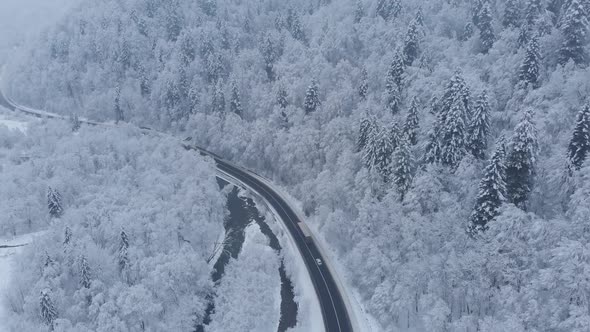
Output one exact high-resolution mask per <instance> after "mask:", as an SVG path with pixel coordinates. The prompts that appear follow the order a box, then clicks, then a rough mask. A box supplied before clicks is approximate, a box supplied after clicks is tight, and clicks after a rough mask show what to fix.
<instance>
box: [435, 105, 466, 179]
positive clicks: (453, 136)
mask: <svg viewBox="0 0 590 332" xmlns="http://www.w3.org/2000/svg"><path fill="white" fill-rule="evenodd" d="M466 113H467V110H466V109H465V104H464V103H463V100H462V99H461V98H460V96H457V98H455V100H454V101H453V103H452V105H451V108H450V109H449V111H448V112H447V114H446V115H445V118H444V121H443V122H441V125H442V126H441V128H440V135H441V141H440V146H441V150H440V160H441V163H442V164H443V165H447V166H450V167H451V168H454V167H456V166H457V165H459V162H460V161H461V159H463V157H464V156H465V152H466V144H465V143H466V142H465V139H466V128H465V127H466V126H465V120H466V118H467V116H466Z"/></svg>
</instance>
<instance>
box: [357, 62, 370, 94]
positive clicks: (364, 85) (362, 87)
mask: <svg viewBox="0 0 590 332" xmlns="http://www.w3.org/2000/svg"><path fill="white" fill-rule="evenodd" d="M368 91H369V74H368V73H367V69H366V68H363V69H362V70H361V83H360V84H359V87H358V92H359V96H360V97H361V100H366V99H367V93H368Z"/></svg>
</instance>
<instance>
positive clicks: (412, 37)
mask: <svg viewBox="0 0 590 332" xmlns="http://www.w3.org/2000/svg"><path fill="white" fill-rule="evenodd" d="M419 52H420V30H419V28H418V22H417V21H416V20H415V19H414V20H412V21H411V22H410V25H409V26H408V31H407V32H406V37H405V40H404V60H405V65H406V66H411V65H412V63H413V62H414V60H415V59H416V58H417V57H418V53H419Z"/></svg>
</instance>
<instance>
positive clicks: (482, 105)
mask: <svg viewBox="0 0 590 332" xmlns="http://www.w3.org/2000/svg"><path fill="white" fill-rule="evenodd" d="M489 132H490V106H489V103H488V95H487V91H485V90H484V91H482V93H481V94H480V95H479V97H478V98H477V101H476V102H475V107H474V110H473V116H472V118H471V122H470V124H469V130H468V137H467V150H468V151H469V152H470V153H471V154H472V155H473V156H474V157H476V158H478V159H484V158H485V153H486V149H487V146H488V134H489Z"/></svg>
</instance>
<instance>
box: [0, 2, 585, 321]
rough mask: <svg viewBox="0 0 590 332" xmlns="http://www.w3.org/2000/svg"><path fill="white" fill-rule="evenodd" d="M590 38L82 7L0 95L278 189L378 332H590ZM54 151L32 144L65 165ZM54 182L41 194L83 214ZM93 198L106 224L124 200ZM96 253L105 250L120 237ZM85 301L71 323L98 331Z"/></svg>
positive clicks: (506, 28) (341, 6)
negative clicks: (106, 126)
mask: <svg viewBox="0 0 590 332" xmlns="http://www.w3.org/2000/svg"><path fill="white" fill-rule="evenodd" d="M589 18H590V1H588V0H475V1H467V0H446V1H426V0H423V1H415V0H294V1H288V2H286V1H281V0H255V1H239V0H198V1H193V0H170V1H158V0H105V1H90V0H88V1H84V2H82V3H81V5H80V6H79V7H77V9H75V10H73V11H71V12H70V13H69V15H68V16H67V17H66V18H65V19H64V20H63V21H61V22H60V23H59V24H57V25H56V26H55V27H53V28H52V29H51V30H49V31H48V32H47V33H45V34H44V35H43V36H41V37H40V39H39V41H38V42H37V43H34V44H32V45H30V51H28V53H26V55H24V56H21V57H18V58H15V59H13V60H12V61H11V63H10V64H9V65H8V67H7V70H8V71H7V74H8V76H7V78H6V81H7V82H8V84H7V93H8V94H9V95H10V96H12V97H13V98H14V99H15V100H18V101H19V102H20V103H22V104H26V105H30V106H34V107H38V108H42V109H47V110H48V111H53V112H57V113H61V114H65V115H69V114H72V113H75V114H77V115H79V116H85V117H89V118H92V119H96V120H104V121H107V120H108V121H111V120H114V121H117V122H119V123H125V122H129V123H132V124H135V125H141V126H150V127H153V128H158V129H161V130H165V131H168V132H170V133H173V134H182V135H183V136H192V137H193V141H195V142H196V143H197V144H199V145H202V146H204V147H206V148H208V149H210V150H211V151H214V152H215V153H218V154H220V155H222V156H224V157H225V158H227V159H229V160H232V161H234V162H235V163H238V164H241V165H244V166H247V167H250V168H252V169H254V170H256V171H257V172H259V173H261V174H265V175H267V176H268V177H270V178H272V179H273V180H274V181H276V182H278V183H279V184H281V185H282V186H284V187H285V188H286V190H288V191H289V193H290V194H292V195H293V196H294V197H295V198H296V199H298V200H299V201H300V202H301V205H302V208H303V210H304V212H305V213H306V214H307V215H308V216H309V219H310V220H311V221H312V222H313V223H314V225H313V226H314V229H316V228H317V229H319V230H320V233H321V234H320V235H321V236H322V237H323V238H324V239H323V240H325V242H326V243H327V244H329V246H330V248H331V250H332V251H333V252H335V254H336V256H337V259H338V260H339V262H338V263H339V264H338V265H339V266H342V267H343V268H344V269H345V271H344V273H343V275H344V276H346V278H347V280H346V284H350V285H353V287H354V288H355V290H354V291H355V293H358V294H360V301H361V302H362V304H363V305H364V307H365V308H367V310H368V311H369V312H370V313H371V314H372V315H373V316H374V317H376V318H377V319H378V320H379V323H380V324H381V329H382V330H383V331H397V330H402V331H469V332H472V331H473V332H475V331H560V332H561V331H563V332H566V331H587V330H588V329H589V328H590V323H588V322H590V298H589V296H588V293H589V292H590V283H589V282H588V280H587V278H586V275H587V273H588V269H590V255H589V252H590V247H589V244H588V243H589V242H588V240H589V237H590V233H588V230H589V229H590V227H589V224H588V223H589V222H590V209H589V208H588V206H590V163H589V162H588V160H587V154H588V152H589V151H590V133H589V132H590V100H589V96H590V68H589V67H588V64H589V63H590V46H589V41H590V40H589V37H588V33H589V28H590V27H589ZM97 135H102V136H99V137H100V139H101V140H107V141H108V142H110V144H112V145H113V146H115V147H117V146H118V144H122V145H124V146H125V145H127V143H124V142H126V141H127V140H131V141H134V140H136V139H137V138H136V137H135V136H134V135H135V134H133V133H128V134H125V135H123V136H122V137H119V138H118V139H115V138H112V137H111V136H110V135H105V134H97ZM129 136H130V137H129ZM50 138H51V139H49V140H48V139H41V138H37V139H36V140H32V139H27V140H25V141H24V142H29V143H27V144H28V145H27V146H30V147H32V146H35V145H38V147H36V150H35V153H47V151H52V152H58V154H57V155H56V157H55V158H56V159H57V160H56V163H58V164H57V165H62V166H64V167H66V166H68V165H73V164H77V163H78V162H76V158H77V157H76V153H74V152H71V150H66V149H59V146H61V145H62V144H63V145H67V144H73V143H69V140H68V139H66V138H63V137H62V136H60V137H52V136H50ZM13 140H14V138H11V137H8V138H7V139H6V141H7V142H9V143H10V142H12V141H13ZM56 142H59V144H56V145H55V146H54V147H52V148H51V149H49V150H47V149H48V147H47V145H48V144H54V143H56ZM88 142H89V143H90V141H88ZM150 142H151V143H150V144H151V145H153V144H157V141H155V139H154V141H150ZM7 144H8V143H7ZM11 144H12V143H11ZM91 146H94V145H92V144H91ZM101 146H103V145H101ZM74 147H75V150H76V149H77V150H76V151H78V150H79V151H80V152H79V153H85V155H87V156H89V157H90V156H92V157H93V158H94V159H93V162H92V163H90V164H82V165H80V166H81V167H83V168H84V169H87V168H88V169H89V170H93V169H94V168H96V167H98V166H96V165H103V164H104V163H106V164H108V163H109V162H111V161H112V162H115V163H116V162H117V161H120V159H118V158H122V157H121V156H120V155H117V156H116V157H115V156H108V157H106V156H105V157H102V156H96V157H95V156H94V154H95V152H94V151H93V149H92V148H87V147H84V146H83V145H82V146H74ZM99 151H100V150H99ZM129 151H133V153H132V152H129V153H131V154H137V156H141V155H143V154H147V153H148V152H146V151H152V150H151V148H144V147H142V146H139V143H137V144H136V145H135V146H133V147H132V148H129ZM165 152H166V151H161V153H162V154H163V155H162V156H161V157H162V158H164V159H166V160H167V158H173V156H171V155H168V154H166V153H165ZM121 153H122V152H121ZM62 154H63V155H65V156H69V157H68V159H65V158H66V157H63V158H64V160H61V158H62V157H59V156H60V155H62ZM154 158H155V157H154ZM158 158H159V157H158ZM187 158H188V157H187ZM148 160H149V159H148ZM156 161H157V162H158V163H159V161H158V160H156ZM187 162H190V163H192V162H193V161H192V160H191V161H187ZM194 162H195V163H197V165H199V167H201V165H202V166H203V167H202V168H203V169H206V167H205V166H206V165H204V164H203V163H202V162H200V161H194ZM158 163H157V165H159V164H158ZM55 167H57V166H55ZM162 167H163V170H162V172H165V171H166V170H167V169H166V168H165V167H164V166H162ZM193 168H194V167H193ZM21 169H22V168H18V171H19V172H23V171H21ZM66 169H67V168H66ZM188 170H189V169H188V168H187V173H186V174H185V175H186V176H189V175H190V176H195V179H194V181H196V182H197V183H199V184H201V185H202V186H203V188H204V189H203V191H202V192H201V193H202V195H204V196H203V197H205V198H207V199H206V200H205V202H206V203H204V206H206V205H207V204H209V203H211V204H215V202H216V200H215V197H216V196H212V197H213V198H211V197H209V196H207V195H208V194H209V191H208V189H207V188H209V187H208V186H206V185H204V184H202V183H201V182H199V180H198V179H199V178H200V177H199V176H197V175H195V174H194V172H192V173H190V172H188ZM191 170H192V168H191ZM16 171H17V170H15V172H16ZM117 171H118V172H119V171H120V172H126V173H125V174H126V175H125V176H123V175H121V176H120V178H118V179H120V180H121V181H127V182H130V181H132V180H130V179H135V180H136V181H139V180H138V179H139V178H138V175H137V174H136V173H135V170H130V169H126V168H121V169H117ZM26 172H33V174H38V175H41V176H43V177H44V178H46V179H51V178H52V174H54V172H56V170H54V166H52V164H46V165H43V166H41V165H38V164H35V165H34V166H31V169H28V170H27V171H26ZM89 172H90V171H89ZM146 172H147V171H146ZM203 172H206V171H205V170H203ZM4 174H5V172H3V173H2V175H0V176H4ZM56 174H58V173H56ZM90 174H91V175H92V176H91V177H90V178H91V179H95V177H94V174H92V172H90ZM116 174H118V173H115V175H116ZM204 174H205V173H203V174H202V175H204ZM24 175H27V173H25V174H24ZM29 175H30V173H29ZM102 175H104V176H106V175H107V174H102ZM108 175H110V173H109V174H108ZM144 175H145V176H150V177H151V178H152V181H146V182H144V183H143V184H144V185H145V186H146V190H147V189H149V190H150V192H151V190H152V189H154V191H155V192H157V189H156V188H157V182H158V181H157V180H155V178H154V177H152V176H151V174H147V173H146V174H144ZM64 176H65V175H64ZM158 179H159V178H158ZM97 181H98V180H97ZM49 182H51V183H49ZM49 182H48V183H43V184H39V183H37V184H36V185H35V186H37V187H40V186H41V185H43V186H47V185H52V186H55V187H56V188H58V189H60V190H61V191H63V195H62V196H64V198H67V199H68V200H70V201H72V200H73V199H74V198H78V199H81V200H83V197H84V196H80V197H78V194H79V191H78V190H79V189H75V188H74V187H72V186H74V185H73V184H70V183H68V181H65V180H63V179H62V180H60V181H55V180H52V181H49ZM3 183H4V182H3ZM100 183H101V185H104V186H105V193H109V194H112V195H114V196H113V198H112V201H111V202H115V203H116V202H118V201H117V199H115V198H114V197H116V194H117V193H118V191H117V190H118V189H117V190H115V189H112V188H108V186H109V185H111V186H113V187H114V188H118V187H116V186H115V184H116V182H115V181H109V177H106V178H105V179H104V180H100ZM152 185H153V186H154V187H155V188H151V186H152ZM17 187H18V188H16V189H15V190H16V191H14V192H12V194H11V195H10V197H21V195H20V193H21V192H23V191H26V190H29V189H27V188H26V187H22V186H17ZM62 188H63V189H62ZM91 188H92V187H91ZM101 188H102V187H101ZM37 189H39V188H37ZM2 190H3V189H0V194H2ZM15 192H16V193H18V194H16V195H15ZM36 192H37V195H39V194H38V193H39V192H41V191H39V190H37V191H36ZM23 194H24V192H23ZM160 194H161V199H162V200H163V204H165V203H167V202H169V200H170V199H171V197H170V195H172V194H174V193H167V192H166V193H160ZM176 194H178V193H176ZM4 195H8V194H4ZM127 195H128V196H131V197H135V195H134V194H130V193H127ZM156 196H157V195H155V194H154V195H153V196H149V197H148V199H154V197H156ZM37 201H38V199H37ZM17 203H18V202H17ZM17 203H15V206H20V205H18V204H17ZM35 204H38V202H36V203H35ZM78 204H82V203H78ZM138 204H139V203H138ZM81 206H82V207H84V206H83V205H81ZM214 206H215V205H214ZM84 208H85V207H84ZM170 208H171V209H172V206H170ZM154 213H155V212H154ZM70 215H71V214H70ZM78 219H82V217H81V215H80V217H79V218H78ZM107 219H109V218H107ZM39 220H40V219H39V218H35V219H34V222H39ZM64 222H66V221H64ZM68 222H69V221H68ZM71 222H72V223H73V222H74V221H73V220H71ZM89 222H90V221H89ZM110 222H113V223H115V225H116V226H117V227H119V226H120V224H118V223H120V221H117V219H116V218H113V220H112V221H110ZM207 225H209V226H210V227H211V229H214V226H215V225H216V224H215V222H211V223H208V224H207ZM60 226H61V225H60ZM14 227H16V228H18V227H22V225H20V224H19V225H18V227H17V226H14ZM62 228H63V227H62ZM72 229H73V228H72ZM211 229H208V231H211V232H213V230H211ZM18 231H19V230H18V229H17V232H18ZM62 233H63V229H59V230H57V231H56V235H54V236H55V238H57V237H58V236H62ZM88 236H89V241H90V242H89V243H98V244H93V245H97V246H98V247H99V248H100V249H101V250H106V249H104V248H103V247H101V245H104V243H105V242H106V241H107V239H110V240H109V241H112V239H113V238H115V237H116V236H117V234H111V233H107V234H103V233H102V232H99V233H98V234H89V235H88ZM109 236H110V237H109ZM195 236H197V238H199V239H200V237H201V236H204V235H202V234H201V235H195ZM168 240H169V239H168ZM101 241H102V242H101ZM56 243H57V242H56ZM111 246H114V244H111ZM109 248H110V247H109ZM111 249H112V248H111ZM60 250H62V249H61V247H60V248H54V252H59V256H57V257H62V256H63V254H62V251H63V250H62V251H60ZM194 250H195V251H197V252H198V249H194ZM107 251H108V250H107ZM50 253H51V252H50ZM37 254H38V255H40V254H41V253H37ZM56 255H57V254H56ZM105 255H107V257H110V256H109V255H111V256H112V255H113V250H111V252H109V253H106V254H105ZM50 256H51V255H50ZM148 256H149V255H148ZM51 257H52V259H55V258H53V256H51ZM92 258H93V257H92V256H90V255H88V259H89V262H90V263H92V264H96V263H97V262H96V261H92V260H91V259H92ZM39 259H40V258H38V257H37V260H38V261H39ZM113 259H115V258H114V257H113ZM275 263H276V262H274V261H271V262H269V266H270V265H272V264H275ZM92 264H91V265H92ZM238 266H240V265H238ZM273 266H274V265H273ZM266 267H267V266H266ZM266 267H260V268H261V269H263V268H266ZM23 268H24V267H23ZM29 268H30V267H29ZM248 268H253V267H252V266H248ZM111 272H113V271H111ZM113 273H114V272H113ZM195 273H196V274H197V275H199V276H200V275H201V274H200V273H201V272H195ZM232 273H235V272H232ZM64 278H65V277H64ZM66 279H67V278H66ZM154 280H155V279H154ZM160 281H161V280H160ZM150 282H154V281H153V280H152V281H150ZM270 283H274V281H272V282H270ZM236 285H239V284H235V285H234V284H226V285H223V287H225V288H226V289H230V288H231V287H237V286H236ZM273 285H274V284H273ZM271 286H272V285H271ZM39 287H40V286H39ZM206 287H207V285H206V283H204V284H203V288H206ZM273 287H274V286H273ZM38 290H39V289H36V291H38ZM69 291H71V289H66V290H64V292H65V293H66V294H68V293H67V292H69ZM193 291H194V290H193ZM142 294H143V293H142ZM135 295H137V294H135ZM57 296H58V297H60V300H59V301H62V298H63V297H64V295H62V294H58V295H57ZM84 296H86V293H84V294H81V293H80V294H78V296H77V297H75V299H76V300H77V301H78V302H77V303H79V304H80V306H79V307H76V308H75V309H72V310H74V311H72V313H71V314H72V315H74V314H75V315H80V316H84V317H87V316H88V315H90V314H91V308H90V309H89V308H85V307H84V306H83V305H82V304H83V303H84V300H85V298H84ZM138 296H139V295H138ZM162 296H169V294H166V295H162ZM68 299H69V300H72V298H68ZM235 301H236V300H235V299H233V298H230V299H227V303H226V304H227V305H229V304H230V303H235ZM157 305H158V304H153V306H150V307H148V308H147V309H145V312H150V310H156V309H159V308H160V307H157ZM160 305H164V304H160ZM175 305H178V304H177V303H175ZM193 305H198V304H194V303H193ZM268 305H269V303H268V302H264V303H261V306H265V307H266V306H268ZM64 306H65V307H72V308H73V304H72V303H64ZM25 309H26V306H25ZM75 310H78V311H75ZM83 310H90V311H88V312H84V311H83ZM137 311H141V310H136V311H133V312H130V313H129V315H136V316H137V315H139V314H138V313H137ZM23 314H27V312H25V313H23ZM28 314H30V312H29V313H28ZM92 314H96V313H92ZM99 316H100V315H99ZM99 316H94V317H99ZM136 316H134V317H135V318H137V317H136ZM88 317H89V316H88ZM88 319H89V320H91V319H90V318H88ZM137 319H139V318H137ZM146 319H147V318H146ZM167 319H170V320H169V322H175V324H176V323H177V322H176V321H175V320H174V319H173V318H172V317H169V318H167ZM113 324H114V323H113ZM215 324H221V323H215ZM113 326H114V325H113ZM174 326H180V325H174ZM215 326H223V325H215ZM252 326H254V325H252Z"/></svg>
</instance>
